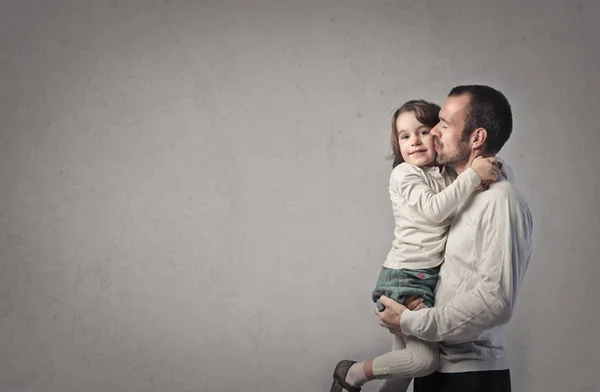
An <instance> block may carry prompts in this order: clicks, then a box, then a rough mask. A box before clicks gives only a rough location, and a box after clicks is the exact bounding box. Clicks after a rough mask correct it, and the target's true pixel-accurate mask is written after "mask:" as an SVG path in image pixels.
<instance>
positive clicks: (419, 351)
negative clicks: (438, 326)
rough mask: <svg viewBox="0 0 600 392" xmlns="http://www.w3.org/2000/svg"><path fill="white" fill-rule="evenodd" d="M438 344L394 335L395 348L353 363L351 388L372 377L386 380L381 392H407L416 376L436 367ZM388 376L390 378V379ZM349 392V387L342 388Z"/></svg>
mask: <svg viewBox="0 0 600 392" xmlns="http://www.w3.org/2000/svg"><path fill="white" fill-rule="evenodd" d="M438 363H439V351H438V344H437V343H435V342H425V341H422V340H419V339H417V338H415V337H403V336H394V345H393V347H392V351H391V352H389V353H387V354H384V355H381V356H379V357H377V358H375V359H373V360H370V361H367V362H360V363H355V364H353V365H352V366H351V367H350V368H349V369H348V372H347V373H346V374H345V378H344V379H345V381H346V383H348V385H350V386H352V387H358V388H359V387H361V386H362V385H364V384H365V383H366V382H368V381H371V380H373V379H385V380H386V381H385V383H384V384H383V386H382V389H381V390H380V391H389V390H396V391H398V392H401V391H406V389H407V388H408V385H409V384H410V381H411V379H412V378H413V377H423V376H426V375H428V374H431V373H433V372H434V371H435V370H437V367H438ZM388 379H389V380H388ZM341 391H342V392H347V390H346V389H341Z"/></svg>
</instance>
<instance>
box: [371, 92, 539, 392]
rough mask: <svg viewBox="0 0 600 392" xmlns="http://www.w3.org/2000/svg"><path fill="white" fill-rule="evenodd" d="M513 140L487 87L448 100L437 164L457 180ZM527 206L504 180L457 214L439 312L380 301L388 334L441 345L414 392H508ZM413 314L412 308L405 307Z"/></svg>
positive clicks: (528, 227) (499, 102)
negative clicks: (435, 366) (510, 332)
mask: <svg viewBox="0 0 600 392" xmlns="http://www.w3.org/2000/svg"><path fill="white" fill-rule="evenodd" d="M511 132H512V113H511V108H510V105H509V103H508V101H507V99H506V98H505V97H504V95H503V94H502V93H500V92H499V91H497V90H495V89H493V88H491V87H488V86H458V87H455V88H454V89H452V91H451V92H450V94H449V95H448V97H447V99H446V101H445V102H444V105H443V106H442V110H441V111H440V122H439V123H438V125H436V126H435V128H434V129H432V131H431V133H432V134H433V135H434V136H435V137H436V144H435V148H436V152H437V162H438V163H439V164H440V165H448V166H450V167H451V168H453V169H454V170H455V171H456V173H461V172H462V171H464V170H465V169H466V168H468V167H469V166H470V164H471V162H472V161H473V159H475V157H477V156H480V155H482V156H486V157H491V156H495V155H496V154H497V153H498V151H500V149H501V148H502V147H503V146H504V144H505V143H506V141H507V140H508V138H509V137H510V134H511ZM532 225H533V224H532V219H531V214H530V211H529V207H528V206H527V203H526V202H525V200H524V199H523V197H522V196H521V195H520V194H519V193H518V191H517V190H516V188H515V187H514V185H513V184H512V183H511V182H510V181H507V180H506V179H504V178H500V179H499V181H497V182H494V183H492V184H491V185H490V186H489V189H488V190H485V191H476V192H474V193H473V195H472V196H471V197H470V198H469V199H468V200H467V201H466V202H465V203H464V204H463V205H462V206H461V207H459V208H458V210H457V211H456V215H455V218H454V220H453V222H452V225H451V227H450V231H449V233H448V239H447V242H446V252H445V261H444V264H443V265H442V267H441V270H440V279H439V281H438V284H437V288H436V297H435V307H433V308H426V309H421V310H415V311H411V310H409V309H407V308H406V307H405V306H403V305H401V304H399V303H398V302H396V301H393V300H391V299H389V298H382V300H381V302H382V304H384V305H385V307H386V309H385V311H384V312H378V315H379V317H380V319H381V320H380V323H381V325H382V326H384V327H387V328H388V329H390V331H392V332H394V333H398V334H403V335H407V336H408V335H412V336H416V337H418V338H420V339H423V340H427V341H437V342H442V343H441V344H440V356H441V357H440V366H439V370H438V371H437V372H435V373H433V374H432V375H430V376H427V377H423V378H420V379H415V382H414V391H415V392H453V391H461V392H484V391H485V392H493V391H497V392H509V391H510V390H511V384H510V371H509V366H508V363H507V357H506V352H505V348H506V341H507V339H506V332H507V330H506V324H507V323H508V321H509V320H510V318H511V315H512V312H513V309H514V306H515V301H516V297H517V291H518V289H519V287H520V285H521V282H522V281H523V278H524V275H525V271H526V269H527V266H528V264H529V260H530V256H531V232H532ZM408 306H409V308H414V302H413V305H412V306H411V305H408Z"/></svg>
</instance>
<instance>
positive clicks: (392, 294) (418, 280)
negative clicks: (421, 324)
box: [372, 266, 440, 311]
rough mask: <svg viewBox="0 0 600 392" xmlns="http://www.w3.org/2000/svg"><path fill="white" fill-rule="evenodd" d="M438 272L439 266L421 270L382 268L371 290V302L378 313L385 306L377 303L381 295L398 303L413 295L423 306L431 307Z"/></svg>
mask: <svg viewBox="0 0 600 392" xmlns="http://www.w3.org/2000/svg"><path fill="white" fill-rule="evenodd" d="M439 272H440V267H439V266H437V267H434V268H423V269H405V268H403V269H392V268H386V267H382V268H381V272H380V273H379V278H378V279H377V284H376V285H375V289H374V290H373V294H372V298H373V302H375V303H377V308H378V309H379V310H380V311H383V310H384V309H385V306H383V305H382V304H381V303H380V302H379V297H381V296H382V295H385V296H386V297H388V298H391V299H393V300H395V301H396V302H399V303H404V301H405V300H406V298H407V297H410V296H412V295H415V296H417V297H421V298H423V300H424V303H425V306H427V307H432V306H433V300H434V291H435V285H436V283H437V280H438V276H439Z"/></svg>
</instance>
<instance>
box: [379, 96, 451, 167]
mask: <svg viewBox="0 0 600 392" xmlns="http://www.w3.org/2000/svg"><path fill="white" fill-rule="evenodd" d="M440 109H441V108H440V106H439V105H437V104H435V103H432V102H427V101H425V100H422V99H413V100H411V101H408V102H406V103H405V104H404V105H402V106H400V107H399V108H398V109H396V111H395V112H394V115H393V116H392V135H391V143H392V151H393V153H392V154H390V156H389V157H388V158H389V159H393V160H394V164H393V167H396V166H398V165H399V164H401V163H402V162H404V158H402V154H401V153H400V145H399V144H398V127H397V126H396V121H397V120H398V117H400V115H401V114H402V113H414V114H415V117H416V118H417V120H418V121H419V122H420V123H421V124H423V125H425V126H427V127H429V128H433V127H435V126H436V125H437V123H438V122H439V121H440V117H439V116H440Z"/></svg>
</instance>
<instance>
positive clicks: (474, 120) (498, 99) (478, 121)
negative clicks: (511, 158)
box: [448, 85, 513, 154]
mask: <svg viewBox="0 0 600 392" xmlns="http://www.w3.org/2000/svg"><path fill="white" fill-rule="evenodd" d="M459 95H468V96H469V97H470V100H469V107H468V110H467V113H466V114H465V128H464V130H463V132H464V135H465V137H468V136H470V135H471V134H472V133H473V131H475V130H476V129H477V128H485V130H486V131H487V139H486V142H485V150H486V152H487V153H490V154H496V153H498V152H499V151H500V149H502V147H503V146H504V144H505V143H506V141H507V140H508V138H509V137H510V134H511V132H512V127H513V119H512V111H511V108H510V104H509V103H508V100H507V99H506V97H505V96H504V94H502V93H501V92H500V91H498V90H496V89H493V88H492V87H489V86H481V85H467V86H457V87H454V88H453V89H452V91H450V94H448V96H449V97H456V96H459Z"/></svg>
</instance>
